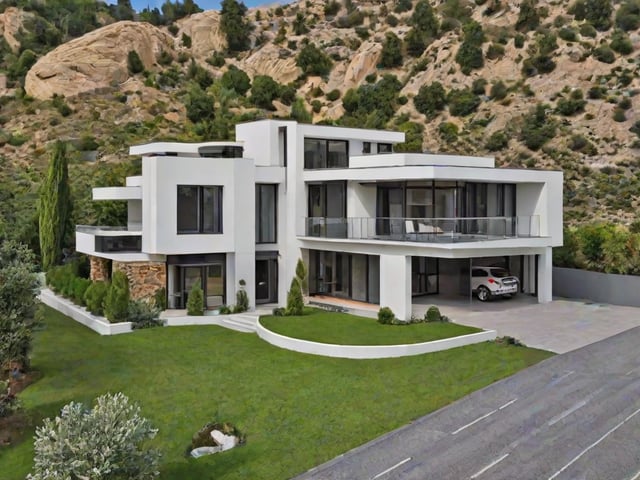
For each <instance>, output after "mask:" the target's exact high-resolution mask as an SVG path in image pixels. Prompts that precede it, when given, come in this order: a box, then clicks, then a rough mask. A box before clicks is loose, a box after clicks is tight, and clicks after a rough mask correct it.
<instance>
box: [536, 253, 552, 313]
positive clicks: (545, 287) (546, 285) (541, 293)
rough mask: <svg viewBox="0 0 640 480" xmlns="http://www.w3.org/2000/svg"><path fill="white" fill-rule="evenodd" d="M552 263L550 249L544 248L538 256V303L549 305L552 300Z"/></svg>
mask: <svg viewBox="0 0 640 480" xmlns="http://www.w3.org/2000/svg"><path fill="white" fill-rule="evenodd" d="M552 282H553V262H552V254H551V247H546V248H545V249H544V251H543V252H542V253H540V254H539V255H538V303H549V302H550V301H552V300H553V293H552Z"/></svg>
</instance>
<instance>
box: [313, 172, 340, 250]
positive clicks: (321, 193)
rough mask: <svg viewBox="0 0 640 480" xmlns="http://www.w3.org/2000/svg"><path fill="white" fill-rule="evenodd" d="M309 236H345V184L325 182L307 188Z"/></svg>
mask: <svg viewBox="0 0 640 480" xmlns="http://www.w3.org/2000/svg"><path fill="white" fill-rule="evenodd" d="M307 205H308V207H309V211H308V215H309V225H308V230H309V235H311V236H315V237H324V236H329V237H331V238H341V237H346V235H347V224H346V222H345V220H344V219H345V217H346V216H347V183H346V182H326V183H318V184H310V185H309V186H308V200H307Z"/></svg>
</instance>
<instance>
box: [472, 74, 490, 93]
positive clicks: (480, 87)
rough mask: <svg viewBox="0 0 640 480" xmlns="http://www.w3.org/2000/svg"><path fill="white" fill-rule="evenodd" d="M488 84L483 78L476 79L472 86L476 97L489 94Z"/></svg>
mask: <svg viewBox="0 0 640 480" xmlns="http://www.w3.org/2000/svg"><path fill="white" fill-rule="evenodd" d="M487 83H488V82H487V81H486V80H485V79H484V78H482V77H480V78H476V79H475V80H474V81H473V83H472V84H471V91H472V92H473V93H475V94H476V95H484V94H485V93H487Z"/></svg>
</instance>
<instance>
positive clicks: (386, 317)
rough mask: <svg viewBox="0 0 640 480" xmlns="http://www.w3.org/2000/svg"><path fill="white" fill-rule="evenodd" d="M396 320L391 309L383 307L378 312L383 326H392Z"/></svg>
mask: <svg viewBox="0 0 640 480" xmlns="http://www.w3.org/2000/svg"><path fill="white" fill-rule="evenodd" d="M395 319H396V315H395V314H394V313H393V310H391V309H390V308H389V307H382V308H381V309H380V310H378V323H381V324H382V325H391V324H393V322H394V321H395Z"/></svg>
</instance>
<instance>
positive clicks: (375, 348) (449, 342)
mask: <svg viewBox="0 0 640 480" xmlns="http://www.w3.org/2000/svg"><path fill="white" fill-rule="evenodd" d="M398 328H402V327H398ZM257 333H258V336H259V337H260V338H262V339H263V340H264V341H265V342H268V343H270V344H271V345H275V346H276V347H280V348H284V349H286V350H293V351H294V352H300V353H310V354H312V355H322V356H324V357H336V358H353V359H374V358H395V357H408V356H411V355H422V354H424V353H432V352H439V351H441V350H448V349H450V348H456V347H462V346H465V345H472V344H474V343H482V342H487V341H490V340H494V339H495V338H496V336H497V332H496V331H495V330H486V331H484V332H478V333H472V334H469V335H462V336H459V337H453V338H445V339H442V340H434V341H433V342H425V343H413V344H407V345H333V344H328V343H317V342H310V341H308V340H300V339H298V338H291V337H285V336H284V335H280V334H278V333H275V332H272V331H271V330H268V329H266V328H265V327H263V326H262V324H261V323H260V320H258V324H257Z"/></svg>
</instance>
